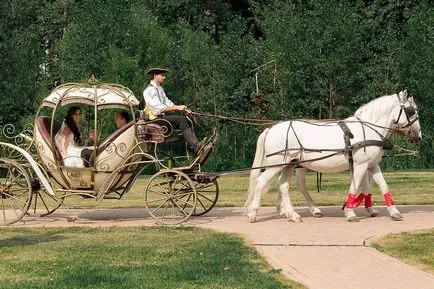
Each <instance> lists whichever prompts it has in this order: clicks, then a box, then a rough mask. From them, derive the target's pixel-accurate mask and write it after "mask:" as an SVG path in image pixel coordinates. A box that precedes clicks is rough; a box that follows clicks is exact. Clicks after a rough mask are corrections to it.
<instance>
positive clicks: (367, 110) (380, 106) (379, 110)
mask: <svg viewBox="0 0 434 289" xmlns="http://www.w3.org/2000/svg"><path fill="white" fill-rule="evenodd" d="M391 98H392V99H391ZM395 98H396V100H397V99H398V98H397V97H396V94H392V95H383V96H380V97H378V98H376V99H374V100H371V101H370V102H368V103H366V104H364V105H362V106H361V107H360V108H359V109H357V110H356V112H355V113H354V116H355V117H357V118H359V119H362V120H365V121H368V120H369V121H374V120H376V119H378V118H379V117H381V116H382V115H384V114H390V112H391V109H392V108H393V107H392V106H391V105H390V104H391V103H392V102H391V101H393V100H394V99H395Z"/></svg>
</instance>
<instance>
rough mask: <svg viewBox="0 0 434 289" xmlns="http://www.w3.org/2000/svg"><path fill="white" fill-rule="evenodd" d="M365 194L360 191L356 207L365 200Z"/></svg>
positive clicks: (355, 202)
mask: <svg viewBox="0 0 434 289" xmlns="http://www.w3.org/2000/svg"><path fill="white" fill-rule="evenodd" d="M365 197H366V196H365V194H363V193H360V195H358V196H357V198H356V199H355V201H354V207H358V206H360V204H361V203H362V202H363V200H364V199H365Z"/></svg>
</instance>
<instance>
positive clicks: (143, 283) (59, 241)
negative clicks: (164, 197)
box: [0, 227, 305, 289]
mask: <svg viewBox="0 0 434 289" xmlns="http://www.w3.org/2000/svg"><path fill="white" fill-rule="evenodd" d="M0 231H1V236H0V248H1V250H0V259H1V260H2V261H1V262H0V280H1V282H0V288H8V289H12V288H20V289H21V288H80V289H82V288H104V289H107V288H177V289H179V288H206V287H208V288H213V289H216V288H217V289H218V288H249V289H251V288H258V289H259V288H260V289H264V288H270V289H274V288H305V287H303V286H302V285H299V284H297V283H294V282H291V281H289V280H287V279H284V278H283V277H282V275H281V274H280V272H279V271H278V270H273V269H272V268H271V267H269V265H267V264H266V263H265V262H264V261H263V259H262V258H261V257H260V256H259V254H258V253H257V252H256V251H255V250H254V249H253V248H252V247H249V246H247V245H246V244H245V243H244V242H243V240H242V239H241V238H240V237H238V236H236V235H234V234H223V233H217V232H213V231H211V230H205V229H199V228H192V227H188V228H182V227H181V228H167V227H131V228H128V227H127V228H126V227H110V228H78V227H74V228H1V229H0Z"/></svg>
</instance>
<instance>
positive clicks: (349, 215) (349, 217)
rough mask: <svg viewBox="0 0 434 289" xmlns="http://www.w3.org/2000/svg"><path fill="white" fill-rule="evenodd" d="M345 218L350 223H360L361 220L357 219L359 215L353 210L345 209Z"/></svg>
mask: <svg viewBox="0 0 434 289" xmlns="http://www.w3.org/2000/svg"><path fill="white" fill-rule="evenodd" d="M344 213H345V217H346V218H347V221H348V222H358V221H359V218H357V215H356V214H355V213H354V211H353V209H345V210H344Z"/></svg>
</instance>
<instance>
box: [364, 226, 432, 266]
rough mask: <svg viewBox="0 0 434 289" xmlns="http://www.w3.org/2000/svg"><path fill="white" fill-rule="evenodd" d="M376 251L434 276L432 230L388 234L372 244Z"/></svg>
mask: <svg viewBox="0 0 434 289" xmlns="http://www.w3.org/2000/svg"><path fill="white" fill-rule="evenodd" d="M373 246H374V248H376V249H377V250H379V251H381V252H383V253H385V254H387V255H389V256H392V257H394V258H397V259H399V260H401V261H403V262H405V263H407V264H410V265H411V266H415V267H418V268H419V269H421V270H424V271H426V272H429V273H431V274H434V229H431V230H424V231H416V232H405V233H399V234H390V235H387V236H385V237H383V238H381V239H379V240H377V241H376V242H375V243H374V244H373Z"/></svg>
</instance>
